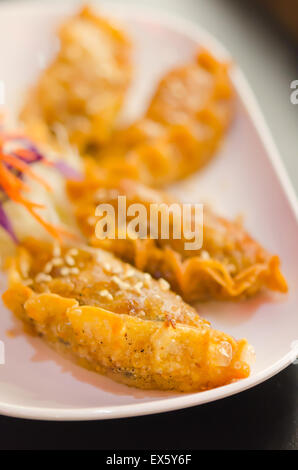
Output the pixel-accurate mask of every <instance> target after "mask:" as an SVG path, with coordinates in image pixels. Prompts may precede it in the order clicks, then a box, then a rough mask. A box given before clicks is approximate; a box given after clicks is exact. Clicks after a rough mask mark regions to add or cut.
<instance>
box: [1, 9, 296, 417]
mask: <svg viewBox="0 0 298 470" xmlns="http://www.w3.org/2000/svg"><path fill="white" fill-rule="evenodd" d="M72 9H73V7H70V6H66V5H61V4H58V3H57V4H56V3H55V2H54V3H53V2H48V4H42V2H40V3H38V4H37V3H36V2H34V3H32V4H31V3H22V2H21V3H19V2H18V3H12V4H6V3H2V2H1V4H0V57H1V77H0V79H1V80H3V81H4V84H5V97H6V103H5V104H6V106H7V107H8V108H9V109H10V110H11V111H12V112H13V113H16V110H17V107H18V106H19V103H20V100H21V97H22V94H23V93H24V90H25V89H26V87H27V86H28V85H29V84H30V83H31V82H32V81H33V80H34V78H35V77H36V76H37V75H38V73H39V72H40V68H41V67H43V66H44V63H45V62H46V61H47V60H48V59H49V56H50V55H51V54H52V53H53V51H54V49H55V41H54V40H53V30H54V29H55V26H56V25H57V23H58V22H59V21H60V20H61V19H62V18H63V17H64V15H65V14H66V13H68V12H70V11H71V10H72ZM104 10H106V11H107V12H108V13H110V14H111V16H114V17H119V18H120V19H121V20H122V21H123V22H124V23H125V24H126V28H127V31H128V32H129V34H130V35H131V36H132V38H133V39H134V42H135V45H136V47H135V64H136V65H135V67H136V78H135V83H134V85H133V87H132V90H131V95H130V97H131V99H128V106H127V107H126V109H125V112H124V116H123V118H124V119H133V118H134V117H135V116H137V115H138V113H140V112H141V110H142V109H143V108H144V106H145V103H146V100H148V98H149V96H150V93H151V92H152V90H153V88H154V84H155V83H156V81H157V79H158V78H159V77H160V76H161V74H162V73H163V72H164V71H165V70H166V69H168V68H169V67H171V66H173V65H175V64H177V63H183V62H185V61H187V59H188V58H190V57H191V56H192V55H193V54H194V51H195V50H196V48H197V46H198V45H202V44H204V45H205V46H207V47H208V48H210V49H211V50H212V51H213V52H214V53H215V54H216V55H218V56H219V57H223V58H226V57H227V56H228V54H227V52H226V51H225V50H224V49H223V48H222V47H221V46H220V45H219V44H218V43H217V41H216V40H215V39H213V38H212V37H210V36H209V34H207V33H206V32H205V31H203V30H201V29H200V28H199V27H197V26H194V25H191V24H189V23H186V22H184V21H181V20H179V19H175V18H169V17H165V16H164V15H161V14H160V13H155V14H154V13H152V12H151V11H148V10H144V9H137V8H136V7H135V6H134V7H128V6H115V4H113V5H112V6H110V7H107V8H104ZM233 80H234V84H235V88H236V92H237V97H238V99H237V115H236V119H235V122H234V124H233V126H232V129H231V131H230V133H229V135H228V137H227V139H226V142H225V145H224V147H223V148H222V150H221V151H220V154H219V155H218V156H217V157H216V158H215V159H214V160H213V161H212V163H211V164H210V165H209V166H208V167H207V168H206V169H205V170H204V171H202V172H201V173H200V174H198V175H194V176H193V177H192V178H190V179H189V180H188V181H185V182H183V183H180V184H179V185H176V187H175V188H173V191H174V192H175V193H176V194H179V195H180V196H183V199H184V200H189V201H202V200H203V201H205V200H207V201H208V202H211V203H212V204H214V205H215V206H216V207H217V209H218V210H219V211H221V212H222V213H223V214H225V215H227V216H229V217H233V216H235V215H237V214H239V213H241V214H243V215H244V216H245V223H246V226H247V228H248V229H249V230H250V231H251V232H252V233H253V234H254V235H255V237H257V238H258V239H259V240H260V241H261V242H262V243H263V244H264V245H265V246H266V247H267V248H268V249H269V250H271V251H272V252H276V253H278V254H279V255H280V256H281V259H282V262H283V271H284V273H285V275H286V277H287V279H288V282H289V288H290V292H289V294H288V295H286V296H273V295H269V294H266V295H265V294H264V295H260V296H258V297H257V298H254V299H251V300H248V301H245V302H240V303H206V304H204V305H203V306H201V307H200V312H201V313H202V314H203V315H204V316H206V317H207V318H208V319H210V320H211V321H212V323H213V325H214V326H215V327H217V328H219V329H222V330H224V331H226V332H227V333H230V334H232V335H234V336H235V337H238V338H239V337H243V336H244V337H246V338H247V339H248V340H249V342H250V343H251V344H253V345H254V346H255V349H256V354H257V361H256V364H255V367H254V370H253V372H252V375H251V376H250V377H249V378H248V379H245V380H242V381H240V382H237V383H234V384H231V385H227V386H225V387H220V388H217V389H214V390H210V391H206V392H201V393H193V394H187V395H185V394H184V395H179V394H171V393H161V392H148V391H141V390H137V389H133V388H129V387H126V386H123V385H119V384H116V383H114V382H112V381H111V380H109V379H107V378H105V377H102V376H99V375H96V374H95V373H92V372H89V371H86V370H84V369H82V368H80V367H78V366H76V365H74V364H72V363H70V362H68V361H67V360H65V359H63V358H61V357H60V356H58V355H57V354H56V353H55V352H53V351H52V350H50V349H49V348H48V347H47V346H46V345H45V344H44V343H43V342H42V341H41V340H40V339H37V338H31V337H27V336H25V335H24V334H22V333H21V332H20V328H19V325H18V324H17V323H16V322H15V320H13V318H12V315H11V313H10V312H8V311H7V310H6V309H5V308H4V307H3V306H2V305H1V306H0V313H1V322H0V340H2V341H3V342H4V344H5V355H6V362H5V364H4V365H0V413H3V414H6V415H11V416H18V417H25V418H35V419H52V420H63V419H64V420H66V419H67V420H80V419H82V420H88V419H106V418H119V417H125V416H136V415H143V414H149V413H158V412H162V411H169V410H175V409H178V408H184V407H188V406H193V405H199V404H201V403H206V402H210V401H213V400H217V399H219V398H223V397H226V396H229V395H233V394H235V393H238V392H241V391H243V390H245V389H247V388H249V387H252V386H254V385H256V384H258V383H260V382H262V381H264V380H266V379H268V378H269V377H271V376H272V375H274V374H276V373H277V372H279V371H280V370H281V369H283V368H284V367H286V366H287V365H288V364H290V363H291V362H292V361H293V360H294V359H295V358H296V355H297V352H298V346H297V340H298V315H297V304H298V302H297V295H298V272H297V266H298V250H297V240H298V229H297V201H296V197H295V194H294V192H293V190H292V188H291V186H290V183H289V180H288V177H287V175H286V173H285V170H284V167H283V165H282V163H281V160H280V157H279V156H278V153H277V150H276V148H275V146H274V144H273V142H272V139H271V136H270V134H269V132H268V130H267V127H266V125H265V123H264V120H263V118H262V116H261V114H260V111H259V109H258V106H257V104H256V101H255V98H254V97H253V95H252V93H251V91H250V89H249V87H248V85H247V83H246V81H245V79H244V77H243V75H242V73H241V72H240V71H239V69H237V67H235V69H234V71H233ZM4 283H5V281H4ZM2 288H4V285H3V283H2ZM11 329H14V331H15V334H14V335H13V337H10V336H8V335H7V330H11Z"/></svg>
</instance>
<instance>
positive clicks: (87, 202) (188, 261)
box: [68, 166, 287, 301]
mask: <svg viewBox="0 0 298 470" xmlns="http://www.w3.org/2000/svg"><path fill="white" fill-rule="evenodd" d="M68 191H69V194H70V197H71V199H72V200H73V201H74V204H75V207H76V215H77V220H78V223H79V226H80V227H81V229H82V232H83V233H84V235H85V236H86V237H88V239H89V240H90V242H91V244H93V245H94V246H101V247H103V248H105V249H107V250H109V251H112V252H113V253H114V254H116V255H117V256H119V257H120V258H122V259H124V260H125V261H127V262H130V263H132V264H134V265H135V266H136V267H137V268H138V269H141V270H144V271H146V272H149V273H151V274H152V275H153V276H154V277H156V278H159V277H163V278H165V279H166V280H167V281H168V282H169V283H170V284H171V286H172V288H173V289H174V290H175V291H176V292H178V293H179V294H180V295H182V296H183V298H184V299H185V300H187V301H196V300H206V299H211V298H216V299H233V298H239V297H241V296H242V297H243V296H249V295H253V294H255V293H256V292H258V291H259V290H260V289H261V288H263V287H266V288H268V289H272V290H276V291H280V292H286V291H287V284H286V281H285V279H284V278H283V276H282V274H281V272H280V269H279V258H278V256H275V255H271V254H270V253H268V252H267V251H266V250H265V249H264V248H263V247H262V246H261V245H260V244H259V243H258V242H256V241H255V240H254V239H253V238H251V236H250V235H249V234H248V233H247V232H246V231H245V230H244V229H243V227H242V226H241V225H240V224H239V223H237V222H232V221H229V220H226V219H224V218H222V217H219V216H217V215H216V214H214V213H213V212H212V211H211V210H210V209H208V208H207V207H204V223H203V245H202V247H201V248H200V249H199V250H186V249H185V242H189V240H186V239H185V238H184V236H183V233H184V232H183V228H182V230H181V234H182V237H181V238H180V239H174V238H173V218H170V219H169V220H170V230H169V239H162V238H161V237H160V225H159V226H158V227H152V219H150V204H151V203H157V204H158V205H161V204H166V205H167V206H168V207H169V206H170V205H171V204H172V203H173V202H176V201H173V200H172V199H171V198H170V197H169V196H168V195H166V194H165V193H163V192H159V191H157V190H154V189H150V188H148V187H146V186H144V185H142V184H140V183H138V182H135V181H133V180H128V179H115V178H112V179H107V178H106V177H103V176H102V174H101V173H100V170H98V173H97V174H96V168H95V167H93V166H91V168H89V170H88V169H87V174H86V178H85V180H84V181H82V182H74V183H69V185H68ZM119 195H125V196H126V205H127V207H129V206H130V205H131V204H134V203H142V204H143V205H144V207H145V208H146V213H147V217H148V219H147V220H146V223H147V232H148V233H147V234H148V239H137V240H133V239H131V238H130V237H129V234H127V236H126V238H125V239H124V240H119V239H115V240H113V239H106V240H99V239H98V238H97V237H96V235H95V226H96V222H97V221H98V220H99V219H98V218H96V217H95V216H94V215H95V208H96V206H97V205H98V204H100V203H109V204H111V205H113V207H114V209H115V212H116V215H117V210H118V196H119ZM181 212H182V211H181ZM191 217H192V219H193V217H194V213H192V216H191ZM130 219H131V218H128V219H127V222H129V220H130ZM182 222H184V223H185V221H183V220H182ZM191 223H192V226H194V222H193V220H192V221H191ZM150 230H151V233H155V232H157V233H158V234H159V237H158V238H157V239H150V237H149V233H150Z"/></svg>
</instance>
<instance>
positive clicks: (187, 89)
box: [97, 50, 234, 187]
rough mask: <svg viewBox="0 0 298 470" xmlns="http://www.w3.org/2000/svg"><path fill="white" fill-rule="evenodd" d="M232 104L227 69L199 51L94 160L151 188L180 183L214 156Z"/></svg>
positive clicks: (166, 79)
mask: <svg viewBox="0 0 298 470" xmlns="http://www.w3.org/2000/svg"><path fill="white" fill-rule="evenodd" d="M233 98H234V92H233V88H232V85H231V81H230V78H229V73H228V66H227V64H225V63H221V62H219V61H218V60H216V59H215V58H214V57H213V56H212V55H211V54H210V53H209V52H208V51H206V50H201V51H200V52H199V53H198V54H197V57H196V59H195V60H194V61H193V62H192V63H189V64H186V65H182V66H179V67H176V68H175V69H173V70H171V71H170V72H168V73H167V74H166V75H165V76H164V77H163V78H162V80H161V81H160V83H159V84H158V86H157V89H156V91H155V93H154V96H153V98H152V101H151V103H150V105H149V107H148V110H147V112H146V113H145V115H144V116H143V118H141V119H140V120H139V121H137V122H136V123H134V124H132V125H130V126H129V127H128V128H125V129H121V130H119V131H116V132H115V133H114V135H113V139H112V141H111V143H110V144H109V145H108V146H107V147H106V148H104V149H103V150H102V152H101V153H100V154H99V155H97V156H98V157H99V159H100V163H101V165H102V166H104V167H105V168H106V169H107V170H109V171H110V172H111V173H112V174H114V175H122V176H123V175H126V176H127V177H130V178H135V179H138V180H140V181H142V182H143V183H146V184H148V185H150V186H155V187H160V186H164V185H166V184H169V183H172V182H174V181H176V180H179V179H181V178H184V177H186V176H188V175H189V174H191V173H193V172H194V171H197V170H198V169H200V168H201V167H202V166H204V165H205V164H206V163H207V162H208V161H209V159H210V158H211V157H212V156H213V155H214V152H215V150H216V149H217V148H218V146H219V145H220V143H221V141H222V139H223V136H224V134H225V132H226V130H227V128H228V125H229V124H230V121H231V119H232V116H233V111H234V99H233Z"/></svg>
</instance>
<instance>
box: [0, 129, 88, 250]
mask: <svg viewBox="0 0 298 470" xmlns="http://www.w3.org/2000/svg"><path fill="white" fill-rule="evenodd" d="M38 162H39V163H42V164H44V165H47V166H50V167H53V168H56V169H57V171H59V172H60V173H61V174H62V175H63V176H64V177H65V178H67V179H80V177H81V176H80V174H79V173H78V172H76V171H75V170H74V169H73V168H71V167H69V166H68V165H67V163H65V162H63V161H56V162H52V161H49V160H47V158H46V157H45V156H44V155H43V154H42V153H41V151H40V150H39V149H38V148H37V147H36V146H35V144H34V143H33V142H32V141H31V140H30V139H28V138H27V137H25V136H22V135H20V134H14V133H8V132H5V131H4V129H3V127H2V126H0V226H1V227H3V228H4V230H6V232H7V233H8V234H9V235H10V237H11V238H12V240H13V241H14V242H15V243H17V242H18V239H17V236H16V234H15V233H14V230H13V227H12V224H11V221H10V220H9V218H8V216H7V214H6V213H5V211H4V208H3V203H4V202H5V201H6V200H8V199H10V200H12V201H14V202H16V203H17V204H21V205H23V206H24V207H25V208H26V209H27V211H28V212H29V213H30V214H31V215H32V216H33V217H34V218H35V220H37V222H39V223H40V224H41V225H42V226H43V227H44V228H45V229H46V230H47V232H49V233H50V234H51V235H52V236H53V237H54V238H57V239H59V240H60V239H61V235H62V234H64V235H71V234H69V233H68V232H66V231H64V230H63V229H62V228H60V227H56V226H55V225H53V224H50V223H48V222H46V221H45V220H44V219H43V218H42V217H41V216H40V215H39V214H37V212H36V209H43V208H44V207H45V206H44V205H42V204H38V203H35V202H32V201H30V200H29V199H27V198H26V197H24V196H23V192H30V186H28V184H27V183H25V181H24V176H25V175H26V176H29V177H30V178H32V179H34V180H35V181H37V182H38V183H39V184H40V185H42V186H43V187H44V188H45V189H46V190H47V191H51V187H50V186H49V185H48V183H47V182H46V181H45V180H44V179H43V178H41V177H40V176H39V175H38V174H36V173H35V172H34V171H33V169H32V168H31V165H32V164H34V163H38Z"/></svg>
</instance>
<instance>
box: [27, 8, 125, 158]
mask: <svg viewBox="0 0 298 470" xmlns="http://www.w3.org/2000/svg"><path fill="white" fill-rule="evenodd" d="M59 39H60V49H59V52H58V54H57V56H56V58H55V59H54V60H53V62H52V63H51V64H50V66H49V67H48V68H47V69H46V70H45V71H44V72H43V73H42V75H41V76H40V78H39V81H38V83H37V85H36V86H35V88H34V89H33V90H32V93H29V96H28V98H27V101H26V104H25V106H24V108H23V110H22V113H21V119H22V121H23V122H24V123H25V129H26V132H27V134H28V135H30V136H32V137H34V138H36V139H37V140H40V141H42V142H46V143H50V144H52V145H54V146H57V145H58V147H59V145H60V144H61V145H62V147H63V144H65V142H63V140H64V139H65V136H64V134H63V132H66V134H67V137H68V139H69V141H70V142H71V144H74V145H76V146H77V147H78V149H79V151H80V152H81V153H85V152H88V151H89V149H95V148H96V149H98V148H99V147H100V146H102V145H103V144H104V143H105V142H106V141H107V140H108V139H109V137H110V135H111V132H112V129H113V126H114V122H115V119H116V117H117V115H118V112H119V110H120V108H121V106H122V103H123V100H124V96H125V93H126V90H127V88H128V85H129V84H130V80H131V60H130V50H131V46H130V43H129V41H128V39H127V38H126V36H125V34H124V33H122V31H120V29H118V28H117V27H116V26H114V25H113V24H112V23H110V22H108V21H107V20H106V19H103V18H101V17H100V16H97V15H96V14H95V13H93V11H92V10H91V9H90V8H89V7H84V8H83V9H82V10H81V11H80V12H79V13H78V14H77V15H75V16H73V17H71V18H69V19H67V20H66V21H65V22H64V23H63V24H62V26H61V28H60V30H59Z"/></svg>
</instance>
